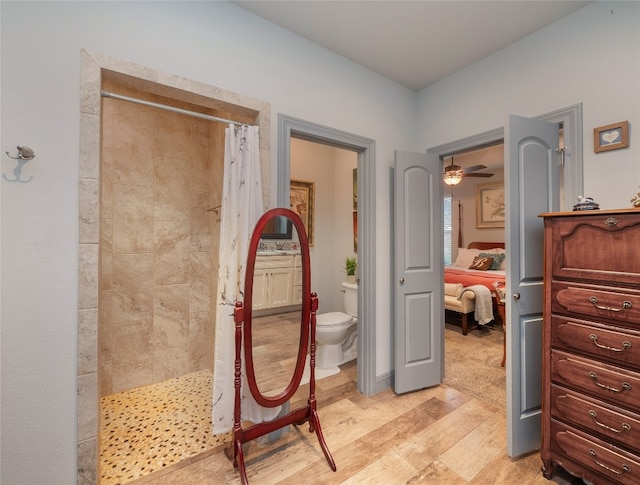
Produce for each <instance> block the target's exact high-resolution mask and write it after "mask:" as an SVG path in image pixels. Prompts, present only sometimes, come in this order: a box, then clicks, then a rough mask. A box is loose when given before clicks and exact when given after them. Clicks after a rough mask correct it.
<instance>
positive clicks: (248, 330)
mask: <svg viewBox="0 0 640 485" xmlns="http://www.w3.org/2000/svg"><path fill="white" fill-rule="evenodd" d="M278 216H283V217H286V218H288V219H289V220H291V222H292V223H293V225H294V227H295V229H296V230H297V232H298V239H299V242H300V256H301V257H302V313H301V316H300V342H299V344H298V358H297V361H296V368H295V370H294V373H293V376H292V377H291V380H290V381H289V384H288V385H287V387H285V389H284V390H283V391H282V392H281V393H280V394H278V395H277V396H265V395H263V394H262V393H261V392H260V389H259V388H258V384H257V382H256V373H255V368H254V365H253V340H252V305H251V302H252V297H253V272H254V269H255V264H256V256H257V254H258V249H259V245H260V239H261V235H262V231H263V230H264V228H265V226H266V225H267V223H268V222H269V221H270V220H271V219H273V218H274V217H278ZM310 321H311V265H310V262H309V244H308V239H307V234H306V232H305V230H304V225H303V224H302V219H300V216H298V214H296V213H295V212H293V211H292V210H289V209H282V208H276V209H271V210H270V211H268V212H266V213H264V214H263V215H262V217H260V219H258V222H257V223H256V227H255V229H254V230H253V235H252V236H251V242H250V243H249V254H248V257H247V271H246V275H245V280H244V327H243V333H244V365H245V370H246V373H247V382H248V384H249V389H251V395H252V396H253V398H254V399H255V400H256V402H257V403H258V404H260V406H263V407H266V408H274V407H277V406H281V405H282V404H284V403H285V402H287V401H288V400H289V399H291V397H292V396H293V395H294V394H295V392H296V391H297V390H298V386H299V385H300V381H301V380H302V374H303V373H304V366H305V361H306V358H307V351H308V347H309V345H308V342H309V327H310V325H309V322H310Z"/></svg>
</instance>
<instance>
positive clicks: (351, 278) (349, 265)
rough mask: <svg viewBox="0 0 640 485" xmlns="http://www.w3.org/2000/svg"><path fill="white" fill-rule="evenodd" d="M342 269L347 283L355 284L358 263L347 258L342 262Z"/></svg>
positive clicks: (353, 259)
mask: <svg viewBox="0 0 640 485" xmlns="http://www.w3.org/2000/svg"><path fill="white" fill-rule="evenodd" d="M344 267H345V269H346V270H347V282H348V283H355V282H356V268H357V267H358V263H357V261H356V258H347V259H346V260H345V262H344Z"/></svg>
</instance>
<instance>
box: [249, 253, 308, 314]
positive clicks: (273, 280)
mask: <svg viewBox="0 0 640 485" xmlns="http://www.w3.org/2000/svg"><path fill="white" fill-rule="evenodd" d="M296 257H299V256H298V255H292V254H289V255H282V256H280V255H278V256H271V255H269V256H263V255H258V257H257V258H256V264H255V270H254V274H253V309H254V310H267V309H270V308H278V307H285V306H290V305H294V304H295V302H294V275H295V271H294V260H295V258H296ZM300 301H302V296H300Z"/></svg>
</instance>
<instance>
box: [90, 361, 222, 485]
mask: <svg viewBox="0 0 640 485" xmlns="http://www.w3.org/2000/svg"><path fill="white" fill-rule="evenodd" d="M212 386H213V379H212V376H211V373H210V372H209V371H202V372H196V373H194V374H188V375H186V376H182V377H178V378H175V379H169V380H167V381H164V382H160V383H158V384H153V385H149V386H145V387H140V388H137V389H132V390H129V391H124V392H120V393H117V394H111V395H109V396H105V397H103V398H102V400H101V403H100V404H101V405H100V425H101V429H100V484H101V485H116V484H123V483H127V482H130V481H132V480H136V479H138V478H141V477H144V476H146V475H149V474H151V473H153V472H157V471H159V470H166V469H167V468H168V467H172V468H173V466H172V465H177V464H178V463H180V462H184V464H188V463H190V462H192V461H193V460H194V459H200V458H204V457H205V456H208V455H209V454H211V453H213V452H214V451H215V450H217V449H219V447H220V446H224V445H225V444H227V443H230V442H231V433H227V434H223V435H218V436H213V434H212V433H211V399H212V395H213V392H212ZM195 457H198V458H195ZM189 459H191V460H189Z"/></svg>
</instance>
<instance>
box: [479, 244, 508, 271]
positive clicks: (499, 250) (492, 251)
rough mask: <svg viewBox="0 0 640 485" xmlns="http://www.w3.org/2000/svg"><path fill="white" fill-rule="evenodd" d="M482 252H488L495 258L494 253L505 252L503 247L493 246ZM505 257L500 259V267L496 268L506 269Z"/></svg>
mask: <svg viewBox="0 0 640 485" xmlns="http://www.w3.org/2000/svg"><path fill="white" fill-rule="evenodd" d="M483 252H485V253H489V254H490V255H491V257H493V258H495V256H494V255H495V254H505V249H504V248H493V249H485V250H484V251H483ZM506 261H507V260H506V258H504V259H503V260H502V263H500V267H499V268H498V269H501V270H503V271H504V270H506V269H507V263H506Z"/></svg>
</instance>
